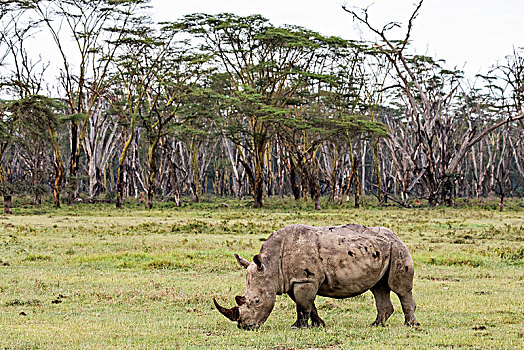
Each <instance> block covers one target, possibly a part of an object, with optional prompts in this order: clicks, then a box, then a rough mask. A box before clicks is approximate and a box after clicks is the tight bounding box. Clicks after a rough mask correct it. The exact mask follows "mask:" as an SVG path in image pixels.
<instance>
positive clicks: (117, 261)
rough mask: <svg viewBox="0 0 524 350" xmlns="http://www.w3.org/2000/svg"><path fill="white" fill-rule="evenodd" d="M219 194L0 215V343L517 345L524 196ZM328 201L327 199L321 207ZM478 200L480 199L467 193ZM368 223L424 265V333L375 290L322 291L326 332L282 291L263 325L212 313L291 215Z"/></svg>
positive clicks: (420, 300)
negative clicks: (444, 198)
mask: <svg viewBox="0 0 524 350" xmlns="http://www.w3.org/2000/svg"><path fill="white" fill-rule="evenodd" d="M228 203H229V207H225V206H223V205H221V201H210V202H207V203H201V204H198V205H197V204H190V203H186V205H185V206H184V207H182V208H174V207H171V206H170V205H168V204H159V205H158V206H157V207H156V209H154V210H152V211H145V210H143V207H142V206H141V205H139V204H137V203H128V204H127V207H126V209H122V210H116V209H113V207H112V206H110V205H108V204H99V205H90V204H79V205H77V206H75V207H64V208H62V209H60V210H55V209H52V208H51V207H49V206H46V205H44V206H42V207H32V206H25V207H20V208H17V209H16V212H15V215H12V216H1V217H0V348H3V349H64V348H83V349H101V348H104V349H105V348H115V349H122V348H127V349H139V348H162V349H186V348H188V349H191V348H217V349H220V348H228V349H246V348H275V349H308V348H329V349H339V348H340V349H348V348H359V349H360V348H362V349H366V348H369V349H377V348H379V349H387V348H389V349H403V348H406V349H410V348H411V349H423V348H426V349H432V348H459V349H460V348H468V349H469V348H473V349H485V348H497V349H512V348H522V346H523V344H524V201H522V200H514V201H512V202H511V203H509V204H508V205H507V206H506V211H505V212H503V213H501V212H499V211H497V210H496V209H497V205H496V203H495V202H493V203H473V204H472V205H471V206H468V207H466V206H461V207H457V208H431V209H430V208H414V209H399V208H373V207H372V206H370V205H368V206H366V207H364V208H361V209H358V210H357V209H353V208H350V207H336V206H332V207H327V206H326V205H324V207H325V209H323V210H321V211H314V210H312V208H311V206H310V205H306V204H296V203H294V201H292V200H289V199H288V200H287V202H286V201H281V200H273V201H270V202H268V205H267V207H266V208H264V209H259V210H257V209H253V208H249V206H248V205H247V202H240V201H228ZM324 204H326V203H324ZM470 204H471V203H470ZM352 222H355V223H361V224H364V225H367V226H379V225H380V226H386V227H389V228H391V229H393V230H394V231H395V232H396V233H397V234H398V235H399V236H400V238H401V239H402V240H403V241H404V242H405V243H406V244H407V245H408V247H409V248H410V250H411V252H412V256H413V259H414V261H415V271H416V272H415V274H416V275H415V289H414V296H415V299H416V301H417V304H418V308H417V312H416V315H417V318H418V320H419V321H420V322H421V326H420V327H419V328H417V329H412V328H407V327H405V326H403V315H402V311H401V307H400V303H399V301H398V298H397V297H396V295H394V294H392V301H393V305H394V306H395V313H394V314H393V316H392V317H391V318H390V319H389V321H388V322H387V325H386V327H368V325H369V324H370V323H371V322H372V321H373V320H374V318H375V306H374V300H373V296H372V294H371V293H370V292H366V293H365V294H363V295H360V296H358V297H355V298H352V299H346V300H334V299H327V298H318V299H317V306H318V309H319V313H320V316H321V317H322V318H323V319H324V320H325V322H326V327H325V328H324V329H302V330H291V329H290V325H291V324H292V323H293V322H294V318H295V307H294V303H293V302H292V301H291V300H290V299H289V298H288V297H287V296H281V297H278V298H277V303H276V306H275V309H274V310H273V313H272V314H271V316H270V317H269V319H268V321H267V322H266V323H265V324H264V325H263V326H262V327H261V328H260V329H259V330H258V331H255V332H248V331H241V330H239V329H237V328H236V326H235V324H234V323H233V322H230V321H228V320H226V319H225V318H224V317H223V316H222V315H220V314H219V313H218V311H216V310H215V309H214V306H213V302H212V298H213V297H216V298H217V299H218V300H219V302H221V303H222V304H224V305H226V306H227V305H229V306H232V305H233V303H234V299H233V296H234V295H241V294H242V293H243V290H244V286H245V280H244V279H245V277H244V276H245V272H244V270H243V269H242V268H240V267H239V266H238V265H237V263H236V261H235V259H234V257H233V253H239V254H240V255H242V256H244V257H246V258H248V259H251V257H252V256H253V255H254V254H256V253H257V252H258V250H259V248H260V245H261V244H262V242H263V240H264V239H265V238H266V237H267V236H268V235H269V234H270V233H271V232H273V231H274V230H277V229H278V228H281V227H283V226H285V225H288V224H293V223H305V224H312V225H339V224H344V223H352Z"/></svg>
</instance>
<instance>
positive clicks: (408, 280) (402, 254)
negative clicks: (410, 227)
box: [388, 245, 420, 327]
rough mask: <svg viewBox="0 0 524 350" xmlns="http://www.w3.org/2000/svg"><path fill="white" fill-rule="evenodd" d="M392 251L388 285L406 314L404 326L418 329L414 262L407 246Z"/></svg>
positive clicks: (398, 246) (397, 247)
mask: <svg viewBox="0 0 524 350" xmlns="http://www.w3.org/2000/svg"><path fill="white" fill-rule="evenodd" d="M395 248H396V249H392V255H391V260H392V261H394V263H392V264H391V266H390V271H389V278H388V285H389V287H390V288H391V290H392V291H393V292H395V294H397V295H398V298H399V299H400V304H401V305H402V311H403V312H404V319H405V322H404V324H405V325H406V326H410V327H418V326H419V325H420V323H418V322H417V319H416V318H415V309H416V308H417V304H416V303H415V299H413V294H412V292H411V291H412V289H413V276H414V273H415V270H414V266H413V260H412V259H411V255H410V254H409V251H408V249H407V247H406V246H404V245H397V246H396V247H395Z"/></svg>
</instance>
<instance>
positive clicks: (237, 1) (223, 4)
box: [150, 0, 524, 77]
mask: <svg viewBox="0 0 524 350" xmlns="http://www.w3.org/2000/svg"><path fill="white" fill-rule="evenodd" d="M415 1H416V0H374V1H370V0H347V1H346V0H151V3H150V4H151V5H152V6H153V9H152V12H153V15H154V16H155V18H156V19H157V20H158V21H174V20H176V19H178V18H180V17H182V16H184V15H186V14H189V13H194V12H203V13H210V14H216V13H221V12H231V13H234V14H237V15H241V16H246V15H250V14H261V15H263V16H264V17H266V18H268V19H269V21H270V22H271V23H273V24H274V25H282V24H295V25H300V26H303V27H306V28H308V29H312V30H315V31H318V32H320V33H322V34H324V35H335V36H340V37H342V38H345V39H359V38H361V37H362V35H364V36H363V37H364V38H366V39H373V37H370V36H369V33H368V32H367V31H364V30H363V31H360V30H359V29H358V28H357V27H356V26H355V23H354V22H353V21H352V19H351V16H350V15H349V14H348V13H346V12H344V11H343V10H342V8H341V5H342V4H343V3H346V4H347V6H348V7H351V6H358V7H367V6H369V5H371V4H373V5H372V6H371V7H370V9H369V14H370V19H371V22H372V23H374V24H375V26H377V27H379V26H380V27H382V25H384V24H386V23H388V22H391V21H396V22H401V23H402V24H406V23H407V21H408V19H409V17H410V15H411V13H412V11H413V10H414V8H415V6H414V2H415ZM361 28H362V29H364V28H363V27H361ZM398 33H399V36H397V37H396V38H402V37H403V36H402V34H403V33H404V31H402V32H398ZM412 44H413V47H414V49H415V51H416V53H417V54H426V55H429V56H432V57H435V58H438V59H444V60H446V62H447V67H448V68H454V67H457V68H459V69H464V70H465V71H466V73H467V75H469V76H470V77H472V76H474V75H475V74H477V73H486V72H487V70H488V69H489V67H490V66H491V65H493V64H495V63H497V61H499V62H503V61H504V57H505V56H506V55H509V54H511V53H512V51H513V47H516V48H517V47H523V46H524V0H425V1H424V4H423V5H422V8H421V11H420V15H419V17H418V18H417V19H416V20H415V23H414V29H413V34H412Z"/></svg>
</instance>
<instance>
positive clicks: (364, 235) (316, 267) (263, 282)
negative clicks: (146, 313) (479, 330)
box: [213, 224, 419, 330]
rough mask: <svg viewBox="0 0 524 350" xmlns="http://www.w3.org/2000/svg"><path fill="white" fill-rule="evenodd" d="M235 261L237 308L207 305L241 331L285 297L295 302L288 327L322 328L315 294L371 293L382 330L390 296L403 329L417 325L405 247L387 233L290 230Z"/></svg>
mask: <svg viewBox="0 0 524 350" xmlns="http://www.w3.org/2000/svg"><path fill="white" fill-rule="evenodd" d="M235 257H236V259H237V261H238V263H239V264H240V265H241V266H242V267H244V268H245V269H246V270H247V273H246V275H247V283H246V289H245V292H244V295H243V296H236V297H235V300H236V303H237V304H238V306H235V307H233V308H230V309H228V308H225V307H222V306H220V305H219V304H218V303H217V301H216V299H215V298H213V302H214V304H215V306H216V308H217V309H218V311H220V313H222V314H223V315H224V316H226V317H227V318H228V319H230V320H231V321H236V322H237V323H238V327H239V328H241V329H247V330H253V329H256V328H258V327H260V326H261V325H262V324H263V323H264V322H265V321H266V320H267V318H268V317H269V314H270V313H271V311H272V310H273V307H274V305H275V300H276V296H277V295H281V294H288V295H289V296H290V297H291V299H292V300H293V301H294V302H295V303H296V310H297V319H296V322H295V323H294V324H293V325H292V326H291V327H292V328H303V327H309V326H310V325H309V319H311V326H313V327H324V326H325V323H324V321H323V320H322V319H321V318H320V317H319V315H318V312H317V308H316V307H315V297H316V296H317V295H319V296H323V297H330V298H336V299H342V298H349V297H353V296H356V295H359V294H362V293H364V292H365V291H367V290H371V292H372V293H373V296H374V297H375V303H376V307H377V317H376V319H375V321H374V322H373V323H372V325H384V323H385V322H386V320H387V319H388V318H389V316H391V314H392V313H393V305H392V304H391V300H390V291H393V292H395V293H396V294H397V295H398V297H399V299H400V302H401V304H402V310H403V312H404V316H405V324H406V325H408V326H418V325H419V323H418V322H417V320H416V319H415V308H416V304H415V300H414V299H413V295H412V292H411V291H412V289H413V275H414V266H413V260H412V259H411V255H410V253H409V250H408V248H407V247H406V245H405V244H404V243H403V242H402V241H401V240H400V238H398V236H397V235H395V234H394V233H393V232H392V231H391V230H389V229H387V228H384V227H365V226H362V225H356V224H349V225H343V226H332V227H314V226H307V225H291V226H287V227H284V228H282V229H280V230H278V231H276V232H274V233H273V234H272V235H271V236H269V238H268V239H267V240H266V241H265V242H264V243H263V244H262V248H261V249H260V253H259V254H257V255H255V256H254V257H253V262H249V261H247V260H246V259H244V258H241V257H240V256H238V255H237V254H235Z"/></svg>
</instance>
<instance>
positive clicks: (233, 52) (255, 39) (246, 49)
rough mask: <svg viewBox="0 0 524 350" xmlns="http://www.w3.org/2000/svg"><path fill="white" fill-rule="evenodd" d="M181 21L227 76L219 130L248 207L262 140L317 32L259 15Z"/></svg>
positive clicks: (297, 81)
mask: <svg viewBox="0 0 524 350" xmlns="http://www.w3.org/2000/svg"><path fill="white" fill-rule="evenodd" d="M183 24H184V25H185V27H186V29H187V31H188V32H189V33H191V34H193V35H194V36H196V37H198V38H199V39H200V40H201V43H202V48H203V50H205V51H207V52H209V53H211V54H212V55H213V57H214V58H215V60H216V64H217V66H218V67H219V69H220V70H223V71H224V72H225V73H226V74H227V77H228V78H229V80H230V85H231V89H230V91H229V92H228V94H227V95H225V96H224V101H227V103H228V104H229V112H228V113H227V118H228V120H227V123H225V124H227V127H226V128H225V130H224V131H225V133H226V135H227V137H228V138H230V139H231V140H232V141H233V142H234V143H235V144H236V145H237V147H239V148H240V149H241V150H242V152H240V154H241V155H242V159H241V162H242V164H243V165H244V167H245V169H246V172H247V174H248V178H249V182H250V185H251V191H252V193H253V197H254V205H255V207H261V206H262V197H263V187H264V186H263V185H264V168H265V167H266V157H265V154H266V149H267V147H268V142H269V141H270V139H271V138H272V137H273V135H274V130H275V128H276V127H278V125H279V118H280V117H281V116H282V115H284V114H286V113H287V109H286V106H287V104H288V101H289V100H290V99H292V98H293V95H294V94H295V93H296V91H297V90H298V89H300V88H301V87H302V84H303V83H304V81H305V77H306V76H307V74H306V73H307V71H308V69H309V67H310V66H311V64H312V63H313V62H314V58H315V57H316V55H317V49H318V47H319V43H320V42H321V40H322V36H320V35H319V34H318V33H315V32H312V31H309V30H306V29H304V28H301V27H293V26H286V27H279V28H277V27H274V26H272V25H271V24H270V23H269V22H268V20H267V19H265V18H264V17H262V16H260V15H253V16H247V17H240V16H236V15H233V14H228V13H223V14H219V15H207V14H192V15H188V16H186V17H185V18H184V20H183Z"/></svg>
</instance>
